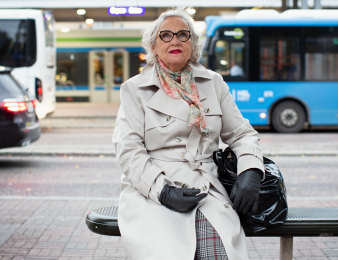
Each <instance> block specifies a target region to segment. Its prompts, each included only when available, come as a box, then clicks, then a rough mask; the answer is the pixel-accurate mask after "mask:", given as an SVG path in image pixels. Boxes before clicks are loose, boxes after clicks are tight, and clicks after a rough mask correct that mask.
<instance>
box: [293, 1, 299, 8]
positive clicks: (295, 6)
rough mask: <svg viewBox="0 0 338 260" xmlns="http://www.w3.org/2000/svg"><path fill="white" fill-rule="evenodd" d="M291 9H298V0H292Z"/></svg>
mask: <svg viewBox="0 0 338 260" xmlns="http://www.w3.org/2000/svg"><path fill="white" fill-rule="evenodd" d="M293 9H298V0H293Z"/></svg>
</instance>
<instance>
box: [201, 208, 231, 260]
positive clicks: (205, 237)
mask: <svg viewBox="0 0 338 260" xmlns="http://www.w3.org/2000/svg"><path fill="white" fill-rule="evenodd" d="M195 226H196V238H197V247H196V253H195V260H228V256H227V254H226V252H225V248H224V245H223V242H222V240H221V238H220V236H219V234H218V233H217V231H216V229H214V227H213V226H212V225H211V223H210V222H209V221H208V220H207V219H206V217H205V216H204V215H203V214H202V212H201V211H199V210H197V212H196V220H195Z"/></svg>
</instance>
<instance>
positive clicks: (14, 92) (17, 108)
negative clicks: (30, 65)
mask: <svg viewBox="0 0 338 260" xmlns="http://www.w3.org/2000/svg"><path fill="white" fill-rule="evenodd" d="M35 106H36V99H35V98H34V97H31V96H29V94H28V92H26V91H25V90H24V89H23V88H22V87H21V85H20V84H19V83H18V81H16V80H15V78H14V77H13V76H12V75H11V70H10V69H8V68H5V67H1V66H0V148H6V147H14V146H26V145H28V144H30V143H32V142H34V141H36V140H38V139H39V137H40V132H41V127H40V123H39V119H38V118H37V116H36V113H35Z"/></svg>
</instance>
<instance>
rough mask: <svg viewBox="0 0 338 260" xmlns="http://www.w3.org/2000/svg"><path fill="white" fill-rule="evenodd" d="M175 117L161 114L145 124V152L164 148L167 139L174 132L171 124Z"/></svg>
mask: <svg viewBox="0 0 338 260" xmlns="http://www.w3.org/2000/svg"><path fill="white" fill-rule="evenodd" d="M175 121H176V118H175V117H172V116H169V115H165V114H162V115H161V116H156V117H155V118H151V119H150V120H148V122H147V121H146V124H145V146H146V148H147V150H155V149H158V148H161V147H165V146H166V144H167V141H168V140H167V139H168V137H169V136H171V134H172V133H173V132H174V130H175V129H174V126H173V123H174V122H175Z"/></svg>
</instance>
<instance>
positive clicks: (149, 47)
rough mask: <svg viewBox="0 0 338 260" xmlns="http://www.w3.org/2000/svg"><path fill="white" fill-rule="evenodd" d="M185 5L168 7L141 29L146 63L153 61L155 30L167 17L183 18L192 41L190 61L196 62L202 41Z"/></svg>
mask: <svg viewBox="0 0 338 260" xmlns="http://www.w3.org/2000/svg"><path fill="white" fill-rule="evenodd" d="M186 10H187V7H176V8H173V9H170V10H168V11H166V12H163V13H162V14H161V15H160V17H159V18H158V19H157V20H156V21H154V23H153V24H152V25H151V26H150V27H149V28H147V29H145V30H142V35H143V38H142V46H143V48H144V49H145V50H146V60H147V63H154V62H155V60H156V56H155V55H154V53H153V47H154V45H155V40H156V37H157V30H158V28H159V27H160V25H161V24H162V22H163V21H164V19H166V18H167V17H173V16H176V17H181V18H183V19H184V20H185V21H186V22H187V24H188V26H189V30H190V33H191V43H192V54H191V57H190V61H192V62H197V61H198V60H199V58H200V57H201V54H202V48H203V41H202V40H201V39H200V36H199V35H198V34H197V32H196V31H195V30H194V27H193V23H192V17H191V16H190V15H189V14H188V13H187V12H186Z"/></svg>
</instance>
